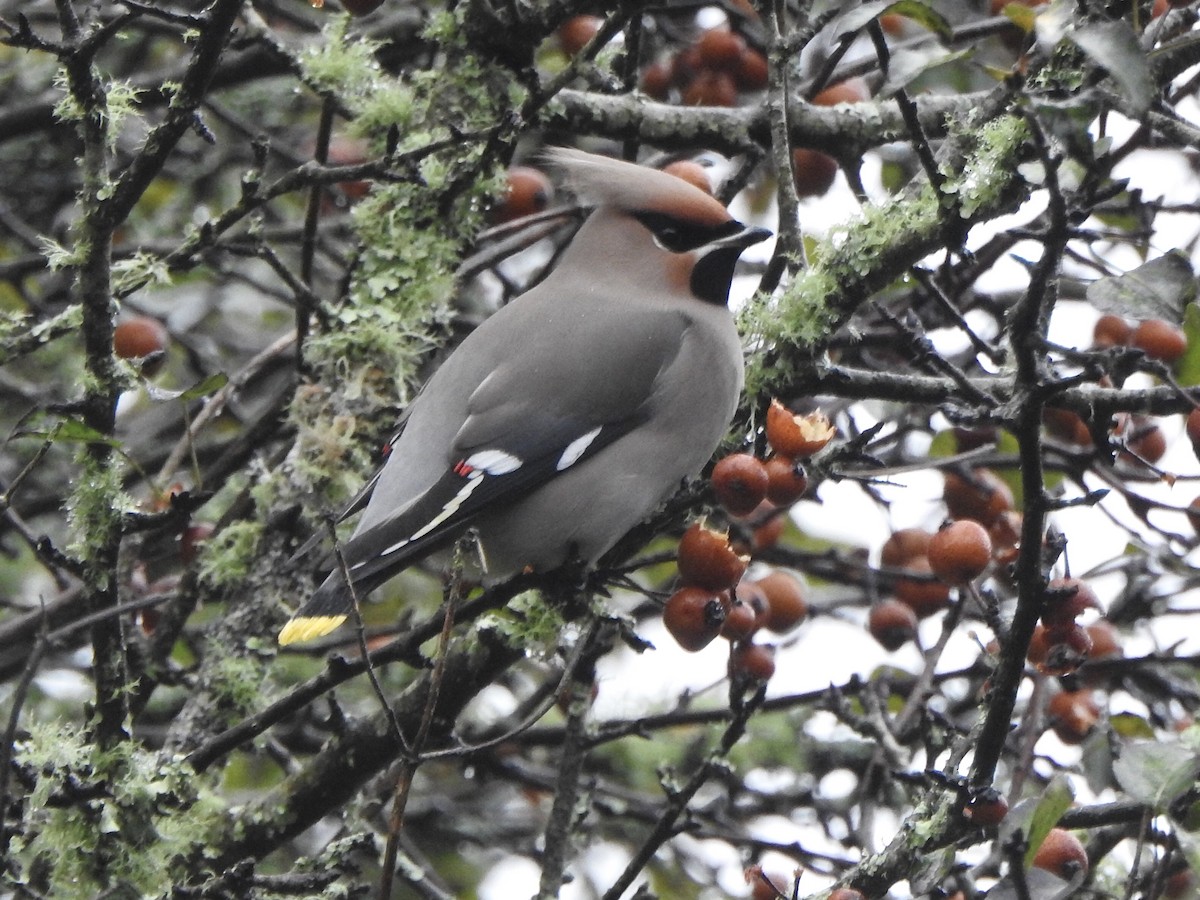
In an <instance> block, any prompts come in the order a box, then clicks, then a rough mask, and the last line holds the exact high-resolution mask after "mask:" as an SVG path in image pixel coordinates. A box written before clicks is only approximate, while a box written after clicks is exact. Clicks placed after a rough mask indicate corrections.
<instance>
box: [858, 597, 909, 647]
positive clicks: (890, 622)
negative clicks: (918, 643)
mask: <svg viewBox="0 0 1200 900" xmlns="http://www.w3.org/2000/svg"><path fill="white" fill-rule="evenodd" d="M867 630H868V631H870V632H871V637H873V638H875V640H877V641H879V643H880V645H882V646H883V648H884V649H885V650H899V649H900V648H901V647H903V646H904V645H905V644H907V643H908V642H909V641H911V640H913V638H915V637H916V636H917V614H916V613H915V612H913V610H912V607H911V606H909V605H908V604H907V603H901V602H900V601H899V600H892V599H890V598H889V599H887V600H881V601H880V602H878V603H876V604H875V605H874V606H872V607H871V612H870V613H868V615H867Z"/></svg>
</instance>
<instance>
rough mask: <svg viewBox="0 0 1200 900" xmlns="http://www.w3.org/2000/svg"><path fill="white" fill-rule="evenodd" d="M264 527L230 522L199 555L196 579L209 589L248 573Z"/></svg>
mask: <svg viewBox="0 0 1200 900" xmlns="http://www.w3.org/2000/svg"><path fill="white" fill-rule="evenodd" d="M263 530H264V526H263V525H262V523H260V522H253V521H241V522H231V523H229V524H228V525H226V526H225V527H224V528H222V529H221V530H220V531H219V532H218V533H217V534H215V535H213V536H212V537H211V538H210V539H209V540H208V542H207V543H206V544H205V545H204V553H203V554H201V556H200V571H199V576H200V580H201V582H203V583H204V584H205V585H206V586H208V587H210V588H219V587H227V586H230V585H235V584H238V583H240V582H241V581H243V580H244V579H245V578H246V577H247V575H249V574H250V568H251V566H252V565H253V563H254V561H255V559H256V557H257V553H258V545H259V541H260V540H261V538H262V536H263Z"/></svg>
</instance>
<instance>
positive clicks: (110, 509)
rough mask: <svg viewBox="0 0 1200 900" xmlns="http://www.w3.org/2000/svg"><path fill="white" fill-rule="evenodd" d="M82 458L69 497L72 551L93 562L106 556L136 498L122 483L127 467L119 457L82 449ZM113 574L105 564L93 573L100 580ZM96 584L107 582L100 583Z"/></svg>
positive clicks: (79, 459)
mask: <svg viewBox="0 0 1200 900" xmlns="http://www.w3.org/2000/svg"><path fill="white" fill-rule="evenodd" d="M78 457H79V458H78V462H79V466H80V476H79V480H78V481H77V482H76V484H75V489H74V491H72V493H71V496H70V497H69V498H68V500H67V522H68V524H69V525H70V526H71V535H72V540H71V543H70V545H69V547H68V552H69V553H71V554H72V555H74V556H76V557H77V558H79V559H81V560H83V561H84V565H89V562H90V561H91V560H95V559H98V558H100V557H102V556H104V555H105V554H104V549H105V548H106V547H107V546H108V545H109V543H110V542H111V541H112V540H113V539H114V535H116V534H119V532H120V529H121V517H122V516H123V515H124V512H125V510H127V509H131V508H132V507H133V500H132V498H131V497H130V496H129V495H128V494H126V493H125V490H124V487H123V485H122V480H123V469H124V466H122V465H120V464H119V463H118V461H117V459H116V458H115V457H109V458H106V459H103V460H101V459H97V458H96V457H94V456H93V455H92V454H90V453H88V452H86V451H80V453H79V454H78ZM89 568H91V567H90V566H89ZM109 574H110V573H109V572H108V571H107V570H106V569H104V568H103V567H101V568H97V569H96V570H95V571H93V572H91V575H92V576H93V577H94V578H96V579H98V580H99V581H104V580H105V579H107V578H108V577H109ZM95 586H97V587H104V584H101V583H99V582H97V583H95Z"/></svg>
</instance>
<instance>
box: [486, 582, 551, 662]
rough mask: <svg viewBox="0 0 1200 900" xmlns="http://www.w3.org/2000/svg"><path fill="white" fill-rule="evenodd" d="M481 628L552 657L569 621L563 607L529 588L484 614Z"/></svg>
mask: <svg viewBox="0 0 1200 900" xmlns="http://www.w3.org/2000/svg"><path fill="white" fill-rule="evenodd" d="M477 627H478V628H479V629H480V630H481V631H483V630H487V631H491V632H493V633H494V634H496V635H499V636H500V637H501V638H502V639H503V640H504V642H505V643H506V644H508V646H510V647H519V648H521V649H522V650H524V651H525V652H526V653H528V654H530V655H532V656H538V657H549V656H551V655H552V654H553V653H554V652H555V650H556V649H557V647H558V645H559V643H560V641H561V638H562V633H563V628H564V627H565V623H564V622H563V618H562V614H561V612H560V611H559V608H558V607H557V606H556V605H555V604H553V603H549V602H547V600H546V598H545V597H544V596H543V595H542V593H541V592H540V591H525V592H524V593H522V594H518V595H517V596H516V597H514V598H513V599H511V600H509V601H508V603H507V604H506V605H505V606H504V608H503V609H500V610H497V611H496V612H492V613H489V614H488V615H486V616H484V617H483V618H482V619H480V620H479V625H478V626H477Z"/></svg>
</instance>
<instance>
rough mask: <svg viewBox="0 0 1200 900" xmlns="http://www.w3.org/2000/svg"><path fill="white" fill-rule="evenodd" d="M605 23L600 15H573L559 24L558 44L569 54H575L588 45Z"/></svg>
mask: <svg viewBox="0 0 1200 900" xmlns="http://www.w3.org/2000/svg"><path fill="white" fill-rule="evenodd" d="M603 25H604V20H603V19H601V18H600V17H599V16H572V17H571V18H569V19H567V21H565V22H563V23H562V24H561V25H560V26H558V46H560V47H561V48H562V51H563V53H565V54H567V56H574V55H575V54H576V53H578V52H579V51H580V50H582V49H583V48H584V47H586V46H587V45H588V43H589V42H590V41H591V39H592V38H594V37H595V36H596V35H597V34H598V33H599V32H600V29H601V27H603Z"/></svg>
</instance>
